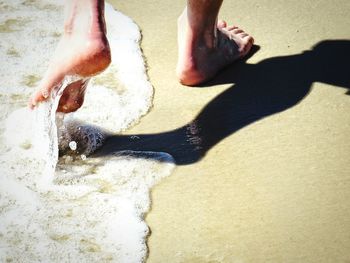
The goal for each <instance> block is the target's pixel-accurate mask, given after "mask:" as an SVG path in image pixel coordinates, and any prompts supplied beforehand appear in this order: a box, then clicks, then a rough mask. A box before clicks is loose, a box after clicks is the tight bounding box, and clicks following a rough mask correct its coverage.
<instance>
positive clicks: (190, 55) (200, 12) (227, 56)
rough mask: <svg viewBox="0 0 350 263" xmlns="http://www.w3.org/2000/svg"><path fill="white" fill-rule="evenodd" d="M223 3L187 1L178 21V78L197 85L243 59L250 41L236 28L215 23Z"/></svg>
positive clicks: (209, 0)
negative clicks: (237, 60)
mask: <svg viewBox="0 0 350 263" xmlns="http://www.w3.org/2000/svg"><path fill="white" fill-rule="evenodd" d="M221 4H222V0H188V2H187V7H186V8H185V10H184V12H183V13H182V15H181V16H180V17H179V20H178V41H179V43H178V45H179V58H178V64H177V76H178V78H179V80H180V82H181V83H183V84H185V85H196V84H200V83H202V82H205V81H206V80H208V79H210V78H212V77H213V76H215V74H216V73H217V72H218V71H220V70H221V69H222V68H223V67H225V66H227V65H228V64H230V63H232V62H233V61H235V60H236V59H238V58H240V57H242V56H244V55H246V54H247V53H248V52H249V50H250V48H251V46H252V44H253V38H252V37H251V36H249V35H248V34H246V33H245V32H244V31H243V30H241V29H239V28H237V27H233V26H231V27H227V25H226V23H225V22H217V17H218V13H219V10H220V7H221Z"/></svg>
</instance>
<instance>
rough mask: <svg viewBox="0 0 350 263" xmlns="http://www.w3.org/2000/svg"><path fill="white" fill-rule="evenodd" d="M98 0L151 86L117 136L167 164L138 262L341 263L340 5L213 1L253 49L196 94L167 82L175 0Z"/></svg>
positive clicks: (344, 81)
mask: <svg viewBox="0 0 350 263" xmlns="http://www.w3.org/2000/svg"><path fill="white" fill-rule="evenodd" d="M112 3H113V4H114V6H115V7H117V8H118V10H120V11H122V12H123V13H125V14H126V15H128V16H130V17H131V18H133V19H134V21H135V22H136V23H137V24H138V25H139V26H140V28H141V30H142V34H143V39H142V49H143V52H144V56H145V58H146V60H147V65H148V68H149V70H148V74H149V78H150V80H151V83H152V84H153V86H154V89H155V96H154V102H153V103H154V106H153V108H152V109H151V111H150V112H149V114H148V115H147V116H145V117H143V118H142V119H141V121H140V122H139V124H137V125H135V126H134V127H133V128H132V129H130V130H128V131H127V132H125V134H138V135H140V134H148V135H149V136H148V137H147V138H149V139H148V140H147V141H145V143H142V140H141V143H140V144H141V145H143V146H138V147H141V148H142V147H143V149H146V148H147V147H148V148H153V149H154V148H156V149H157V150H161V151H164V152H169V153H171V154H172V155H173V156H174V155H175V156H174V157H175V159H176V160H177V161H178V166H177V168H176V170H175V172H174V173H173V174H172V175H171V176H170V177H168V178H166V179H164V180H163V181H162V182H161V183H160V184H159V185H157V186H156V187H155V188H154V189H153V191H152V208H151V212H150V213H148V215H147V217H146V221H147V224H148V225H149V227H150V229H151V234H150V236H149V239H148V247H149V258H148V261H147V262H149V263H153V262H183V263H185V262H189V263H195V262H201V263H202V262H349V261H350V203H349V200H350V165H349V164H350V141H349V139H348V137H349V136H348V135H349V132H350V97H349V95H347V94H346V92H348V91H349V88H350V78H349V76H350V74H349V66H348V60H349V58H350V56H349V53H350V51H349V48H350V44H349V42H350V27H349V25H350V19H349V12H350V1H348V0H337V1H326V0H317V1H306V0H302V1H276V0H273V1H242V0H236V1H226V2H224V4H223V7H222V10H221V13H220V17H221V18H223V19H225V20H227V21H228V23H233V24H236V25H239V26H240V27H242V28H244V30H246V31H247V32H248V33H250V34H252V35H253V36H254V38H255V43H256V44H257V45H258V46H260V49H259V50H258V51H257V52H256V53H255V54H254V55H253V56H252V57H251V58H249V60H248V61H247V62H243V61H241V62H239V63H236V64H235V65H233V66H232V67H230V68H228V69H227V70H226V71H225V72H226V73H225V74H226V75H224V76H221V78H219V79H218V80H217V81H216V82H215V81H214V82H212V85H211V86H207V87H201V88H189V87H185V86H182V85H180V84H178V82H177V80H176V77H175V73H174V72H175V65H176V57H177V44H176V30H177V27H176V19H177V17H178V15H179V14H180V13H181V11H182V9H183V6H184V4H185V1H170V0H169V1H158V0H152V1H148V0H146V1H142V3H141V2H140V1H136V0H130V1H126V2H122V1H120V2H119V1H112ZM339 39H345V40H348V42H347V41H342V42H341V41H335V40H339ZM327 40H333V41H327ZM320 42H322V44H321V45H320V46H319V47H320V48H319V49H316V50H318V51H317V52H316V55H314V54H315V52H313V51H312V52H306V53H303V52H304V51H306V50H312V49H313V47H314V46H315V45H316V44H318V43H320ZM112 48H113V47H112ZM333 51H334V53H335V54H336V56H338V57H336V58H334V56H333ZM344 51H347V53H346V52H345V53H344ZM310 54H311V56H309V55H310ZM342 54H344V55H343V56H342ZM277 57H280V58H277ZM328 61H329V63H328ZM324 65H325V66H324ZM215 98H216V99H215ZM199 113H201V115H199V116H198V118H197V115H198V114H199ZM188 124H189V125H188ZM186 125H187V126H186ZM186 136H187V137H186ZM185 138H187V141H186V140H185ZM206 140H207V141H206ZM203 141H204V142H203ZM188 145H190V146H188ZM201 145H204V146H203V147H202V148H201ZM110 147H111V146H110ZM186 147H187V148H186ZM196 147H198V148H196ZM150 150H152V149H150Z"/></svg>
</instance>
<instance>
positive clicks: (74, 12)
mask: <svg viewBox="0 0 350 263" xmlns="http://www.w3.org/2000/svg"><path fill="white" fill-rule="evenodd" d="M65 8H66V10H65V11H66V18H65V26H64V33H63V36H62V38H61V40H60V42H59V44H58V46H57V48H56V50H55V53H54V56H53V58H52V60H51V62H50V65H49V68H48V70H47V71H46V73H45V75H44V77H43V79H42V81H41V83H40V86H39V88H38V90H37V91H36V92H35V93H34V94H33V95H32V97H31V99H30V101H29V106H30V108H34V107H35V106H36V105H37V104H38V103H39V102H42V101H45V100H46V99H47V98H49V96H50V95H51V93H53V92H55V91H57V89H58V88H59V87H60V85H61V84H62V82H63V80H64V78H65V77H66V76H78V77H79V78H81V79H80V80H77V81H75V82H73V83H70V84H69V85H67V87H66V88H65V90H64V92H63V94H62V97H61V99H60V101H59V106H58V109H57V111H59V112H64V113H68V112H73V111H76V110H77V109H79V108H80V107H81V105H82V104H83V101H84V94H85V89H86V86H87V82H88V78H89V77H92V76H94V75H96V74H98V73H100V72H102V71H103V70H105V69H106V68H107V67H108V65H109V64H110V62H111V53H110V48H109V44H108V40H107V38H106V25H105V20H104V1H101V0H88V1H81V0H72V1H67V4H66V7H65Z"/></svg>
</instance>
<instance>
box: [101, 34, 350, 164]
mask: <svg viewBox="0 0 350 263" xmlns="http://www.w3.org/2000/svg"><path fill="white" fill-rule="evenodd" d="M257 50H258V48H257V47H255V49H254V50H253V51H257ZM253 53H254V52H252V54H253ZM349 57H350V41H349V40H325V41H322V42H319V43H318V44H316V45H315V46H314V47H313V48H312V49H311V50H307V51H304V52H302V53H300V54H295V55H290V56H281V57H272V58H269V59H265V60H263V61H261V62H259V63H257V64H247V63H246V60H242V61H238V62H237V63H235V64H234V65H232V66H230V67H228V68H226V69H225V70H224V71H223V72H222V73H221V74H219V75H218V76H217V77H216V78H215V79H213V80H212V81H210V82H208V83H206V85H205V86H211V85H217V84H228V83H230V84H233V85H232V86H231V87H230V88H228V89H226V90H225V91H224V92H222V93H221V94H219V95H218V96H217V97H215V98H214V99H213V100H212V101H210V102H209V103H208V104H207V105H206V106H205V107H204V108H203V109H202V111H201V112H200V113H199V114H198V115H197V117H196V118H195V119H194V120H193V121H191V122H190V123H187V124H185V125H184V126H182V127H179V128H177V129H175V130H171V131H165V132H162V133H154V134H140V135H133V136H130V135H111V136H109V137H108V138H107V140H106V142H105V144H104V146H103V147H102V148H101V149H100V150H99V151H98V152H96V153H95V156H106V155H110V154H112V153H114V152H116V151H123V150H134V151H156V152H166V153H169V154H171V155H172V156H173V157H174V159H175V161H176V164H178V165H187V164H191V163H195V162H197V161H198V160H200V159H201V158H202V157H203V156H204V155H205V154H206V152H207V151H208V150H209V149H211V148H212V147H213V146H214V145H216V144H217V143H218V142H220V141H221V140H222V139H224V138H226V137H227V136H229V135H231V134H233V133H234V132H236V131H238V130H239V129H241V128H243V127H245V126H247V125H249V124H251V123H254V122H255V121H257V120H260V119H262V118H265V117H267V116H270V115H272V114H275V113H278V112H282V111H284V110H287V109H289V108H291V107H293V106H295V105H297V104H298V103H300V102H301V101H302V100H303V99H304V98H305V97H306V96H307V95H308V93H309V92H310V90H311V85H312V83H314V82H323V83H327V84H330V85H333V86H337V87H342V88H346V89H348V90H347V93H346V94H348V95H350V73H349V69H348V68H349V67H348V58H349ZM205 86H204V85H203V87H205Z"/></svg>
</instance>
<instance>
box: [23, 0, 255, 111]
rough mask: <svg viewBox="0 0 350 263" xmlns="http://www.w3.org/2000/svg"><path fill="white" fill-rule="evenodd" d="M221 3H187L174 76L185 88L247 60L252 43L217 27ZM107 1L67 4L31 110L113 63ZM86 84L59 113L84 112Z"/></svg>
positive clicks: (71, 92)
mask: <svg viewBox="0 0 350 263" xmlns="http://www.w3.org/2000/svg"><path fill="white" fill-rule="evenodd" d="M221 4H222V0H188V2H187V6H186V8H185V10H184V12H183V13H182V15H181V16H180V17H179V19H178V46H179V54H178V63H177V67H176V73H177V76H178V79H179V81H180V82H181V83H182V84H184V85H189V86H192V85H198V84H201V83H203V82H205V81H207V80H209V79H211V78H213V77H214V76H215V75H216V74H217V73H218V72H219V71H220V70H221V69H222V68H224V67H225V66H227V65H229V64H231V63H232V62H234V61H235V60H237V59H239V58H241V57H243V56H245V55H246V54H247V53H248V52H249V50H250V49H251V47H252V45H253V38H252V37H251V36H249V35H248V34H247V33H245V32H244V31H243V30H241V29H240V28H237V27H235V26H227V25H226V22H224V21H220V22H218V21H217V17H218V13H219V10H220V7H221ZM103 11H104V1H103V0H66V18H65V30H64V34H63V37H62V39H61V42H60V43H59V45H58V47H57V49H56V53H55V55H54V57H53V59H52V62H51V64H50V66H49V69H48V70H47V72H46V74H45V76H44V78H43V80H42V82H41V85H40V87H39V89H38V90H37V91H36V92H35V93H34V94H33V96H32V98H31V99H30V103H29V104H30V107H31V108H34V107H35V106H36V105H37V104H38V103H39V102H41V101H44V100H46V99H47V98H48V96H49V94H51V92H52V91H53V90H54V89H55V87H56V86H57V84H58V83H60V82H61V81H62V80H63V78H64V76H66V75H80V76H83V77H90V76H94V75H96V74H98V73H100V72H101V71H103V70H104V69H105V68H107V67H108V65H109V64H110V61H111V55H110V49H109V45H108V41H107V38H106V26H105V21H104V12H103ZM85 87H86V85H84V83H83V82H82V81H78V82H75V83H72V84H71V85H69V86H68V87H67V88H66V89H65V91H64V93H63V95H62V97H61V100H60V103H59V107H58V111H62V112H66V113H67V112H72V111H75V110H77V109H79V107H81V105H82V103H83V101H84V93H85Z"/></svg>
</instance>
